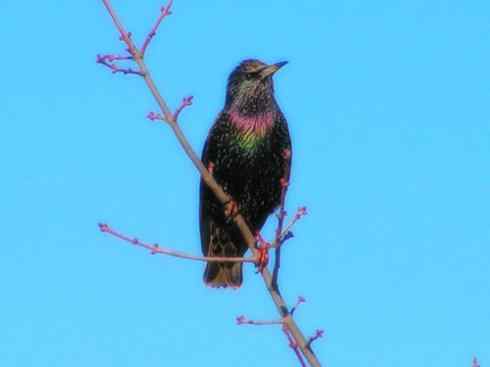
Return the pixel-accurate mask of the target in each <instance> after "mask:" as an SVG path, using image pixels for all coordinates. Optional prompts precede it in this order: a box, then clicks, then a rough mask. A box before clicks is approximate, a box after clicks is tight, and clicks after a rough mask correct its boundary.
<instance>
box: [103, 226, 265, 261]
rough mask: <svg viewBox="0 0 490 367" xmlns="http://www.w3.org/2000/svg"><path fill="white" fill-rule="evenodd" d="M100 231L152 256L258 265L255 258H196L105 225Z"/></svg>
mask: <svg viewBox="0 0 490 367" xmlns="http://www.w3.org/2000/svg"><path fill="white" fill-rule="evenodd" d="M99 229H100V231H101V232H104V233H108V234H110V235H112V236H114V237H117V238H119V239H121V240H123V241H126V242H129V243H130V244H132V245H134V246H137V247H142V248H145V249H147V250H149V251H150V254H152V255H157V254H162V255H169V256H174V257H178V258H181V259H188V260H196V261H207V262H242V263H254V264H255V263H257V259H256V258H254V257H218V256H212V257H211V256H196V255H191V254H187V253H185V252H182V251H176V250H172V249H169V248H165V247H161V246H160V245H158V244H149V243H145V242H143V241H141V240H139V239H138V238H136V237H133V238H131V237H128V236H126V235H124V234H122V233H120V232H117V231H116V230H114V229H112V228H111V227H109V225H107V224H105V223H99Z"/></svg>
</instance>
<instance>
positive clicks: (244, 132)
mask: <svg viewBox="0 0 490 367" xmlns="http://www.w3.org/2000/svg"><path fill="white" fill-rule="evenodd" d="M283 64H284V63H280V64H275V65H271V66H268V65H266V64H264V63H262V62H260V61H258V60H245V61H243V62H242V63H241V64H240V65H239V66H238V67H237V68H236V69H235V70H234V71H233V72H232V73H231V75H230V78H229V80H228V88H227V96H226V103H225V107H224V109H223V110H222V111H221V112H220V114H219V115H218V118H217V120H216V121H215V123H214V125H213V126H212V128H211V130H210V132H209V135H208V138H207V140H206V143H205V145H204V150H203V154H202V160H203V163H204V164H205V165H206V166H209V165H210V164H212V166H213V172H212V173H213V176H214V178H215V179H216V181H217V182H218V183H219V184H220V185H221V186H222V187H223V189H224V190H225V191H226V192H227V193H228V194H230V195H231V196H232V197H233V199H234V200H235V201H236V202H237V204H238V209H239V212H240V214H242V216H243V217H244V218H245V220H246V221H247V223H248V225H249V226H250V229H251V230H252V232H255V231H257V230H260V229H261V228H262V226H263V225H264V223H265V221H266V219H267V217H268V216H269V215H270V214H271V213H272V212H273V210H274V209H275V208H276V207H277V206H278V205H279V201H280V194H281V186H280V179H281V178H282V177H284V174H285V164H286V163H287V164H288V165H289V164H290V162H285V160H284V158H283V156H282V152H283V151H284V149H289V150H291V141H290V137H289V131H288V126H287V122H286V119H285V118H284V115H283V114H282V112H281V110H280V108H279V106H278V105H277V102H276V100H275V98H274V89H273V82H272V74H273V73H274V72H275V71H277V70H278V69H279V68H280V67H281V66H282V65H283ZM200 230H201V245H202V251H203V254H204V255H206V256H243V255H244V253H245V252H246V251H247V249H248V247H247V245H246V244H245V242H244V241H243V238H242V235H241V233H240V231H239V230H238V229H237V228H236V227H235V225H234V224H233V222H232V221H230V220H227V218H225V215H224V208H223V205H222V204H220V203H219V202H218V200H217V199H216V198H215V196H214V194H213V193H212V192H211V191H210V190H209V189H208V187H207V186H206V184H205V183H204V182H202V181H201V189H200ZM204 281H205V282H206V284H208V285H210V286H212V287H226V286H232V287H239V286H240V285H241V283H242V264H241V263H208V265H207V267H206V270H205V272H204Z"/></svg>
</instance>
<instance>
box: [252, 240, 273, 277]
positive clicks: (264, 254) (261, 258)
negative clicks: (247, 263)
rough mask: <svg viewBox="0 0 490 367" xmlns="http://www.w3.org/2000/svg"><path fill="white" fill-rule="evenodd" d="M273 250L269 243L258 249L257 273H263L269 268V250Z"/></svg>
mask: <svg viewBox="0 0 490 367" xmlns="http://www.w3.org/2000/svg"><path fill="white" fill-rule="evenodd" d="M270 248H271V246H270V244H269V243H264V244H262V245H260V246H259V247H258V248H257V263H256V264H255V266H256V267H257V273H261V272H262V270H264V269H265V268H266V267H267V264H268V263H269V249H270Z"/></svg>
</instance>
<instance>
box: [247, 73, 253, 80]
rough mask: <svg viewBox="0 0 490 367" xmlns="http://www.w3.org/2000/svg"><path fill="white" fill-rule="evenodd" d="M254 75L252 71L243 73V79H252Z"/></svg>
mask: <svg viewBox="0 0 490 367" xmlns="http://www.w3.org/2000/svg"><path fill="white" fill-rule="evenodd" d="M254 75H255V73H252V72H248V73H245V79H247V80H250V79H253V77H254Z"/></svg>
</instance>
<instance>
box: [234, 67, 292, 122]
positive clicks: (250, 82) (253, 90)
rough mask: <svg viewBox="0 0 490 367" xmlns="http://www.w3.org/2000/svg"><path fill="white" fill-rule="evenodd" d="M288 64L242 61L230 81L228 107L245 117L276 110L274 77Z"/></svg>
mask: <svg viewBox="0 0 490 367" xmlns="http://www.w3.org/2000/svg"><path fill="white" fill-rule="evenodd" d="M286 64H287V62H286V61H283V62H278V63H276V64H272V65H267V64H265V63H263V62H262V61H259V60H254V59H249V60H245V61H242V62H241V63H240V65H238V66H237V67H236V68H235V70H233V71H232V73H231V74H230V77H229V79H228V87H227V91H226V107H227V108H228V109H230V108H234V109H236V110H238V111H239V112H240V113H242V114H245V115H250V114H255V113H261V112H264V111H267V110H269V109H271V108H274V107H275V100H274V86H273V83H272V75H274V73H275V72H276V71H278V70H279V69H280V68H281V67H283V66H284V65H286Z"/></svg>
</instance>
